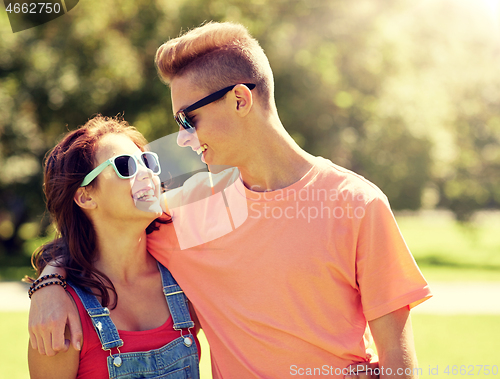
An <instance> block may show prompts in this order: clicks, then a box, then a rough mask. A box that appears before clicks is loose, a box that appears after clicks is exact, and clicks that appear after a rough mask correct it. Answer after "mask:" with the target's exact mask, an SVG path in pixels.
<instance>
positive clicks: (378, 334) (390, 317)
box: [369, 307, 418, 379]
mask: <svg viewBox="0 0 500 379" xmlns="http://www.w3.org/2000/svg"><path fill="white" fill-rule="evenodd" d="M369 325H370V329H371V332H372V335H373V340H374V341H375V346H376V347H377V351H378V355H379V365H380V377H381V378H384V377H388V378H389V377H392V378H395V377H397V378H407V379H414V378H418V373H417V368H418V367H417V365H418V364H417V356H416V353H415V346H414V342H413V332H412V328H411V319H410V310H409V308H408V307H403V308H401V309H398V310H396V311H394V312H391V313H389V314H386V315H385V316H382V317H379V318H377V319H374V320H372V321H369Z"/></svg>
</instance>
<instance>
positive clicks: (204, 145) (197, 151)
mask: <svg viewBox="0 0 500 379" xmlns="http://www.w3.org/2000/svg"><path fill="white" fill-rule="evenodd" d="M206 149H208V146H207V144H203V145H201V146H200V147H199V148H198V149H196V154H198V155H200V154H201V153H203V152H204V151H205V150H206Z"/></svg>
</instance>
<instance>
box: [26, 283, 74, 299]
mask: <svg viewBox="0 0 500 379" xmlns="http://www.w3.org/2000/svg"><path fill="white" fill-rule="evenodd" d="M52 284H57V285H60V286H61V287H62V288H64V289H66V281H65V280H62V281H60V280H55V281H51V282H46V283H42V284H40V285H39V286H36V287H33V288H30V289H29V291H28V297H29V298H30V299H31V296H33V294H34V293H35V292H36V291H38V290H39V289H41V288H43V287H48V286H51V285H52Z"/></svg>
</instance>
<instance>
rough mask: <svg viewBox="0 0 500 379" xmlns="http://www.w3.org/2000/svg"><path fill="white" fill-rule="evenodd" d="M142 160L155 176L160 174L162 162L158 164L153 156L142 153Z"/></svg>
mask: <svg viewBox="0 0 500 379" xmlns="http://www.w3.org/2000/svg"><path fill="white" fill-rule="evenodd" d="M141 158H142V161H143V162H144V164H145V165H146V167H147V168H149V169H150V170H151V171H153V173H154V174H159V173H160V162H158V160H157V159H156V157H155V156H154V155H153V154H151V153H142V155H141Z"/></svg>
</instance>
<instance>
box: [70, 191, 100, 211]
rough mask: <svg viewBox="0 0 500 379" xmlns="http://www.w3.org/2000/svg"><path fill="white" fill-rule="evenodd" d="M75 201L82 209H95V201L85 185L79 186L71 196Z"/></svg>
mask: <svg viewBox="0 0 500 379" xmlns="http://www.w3.org/2000/svg"><path fill="white" fill-rule="evenodd" d="M73 200H74V201H75V203H76V204H77V205H78V206H79V207H80V208H83V209H95V208H96V207H97V204H96V202H95V201H94V199H93V198H92V195H91V194H90V193H89V191H87V188H86V187H80V188H78V190H77V191H76V193H75V196H74V197H73Z"/></svg>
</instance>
